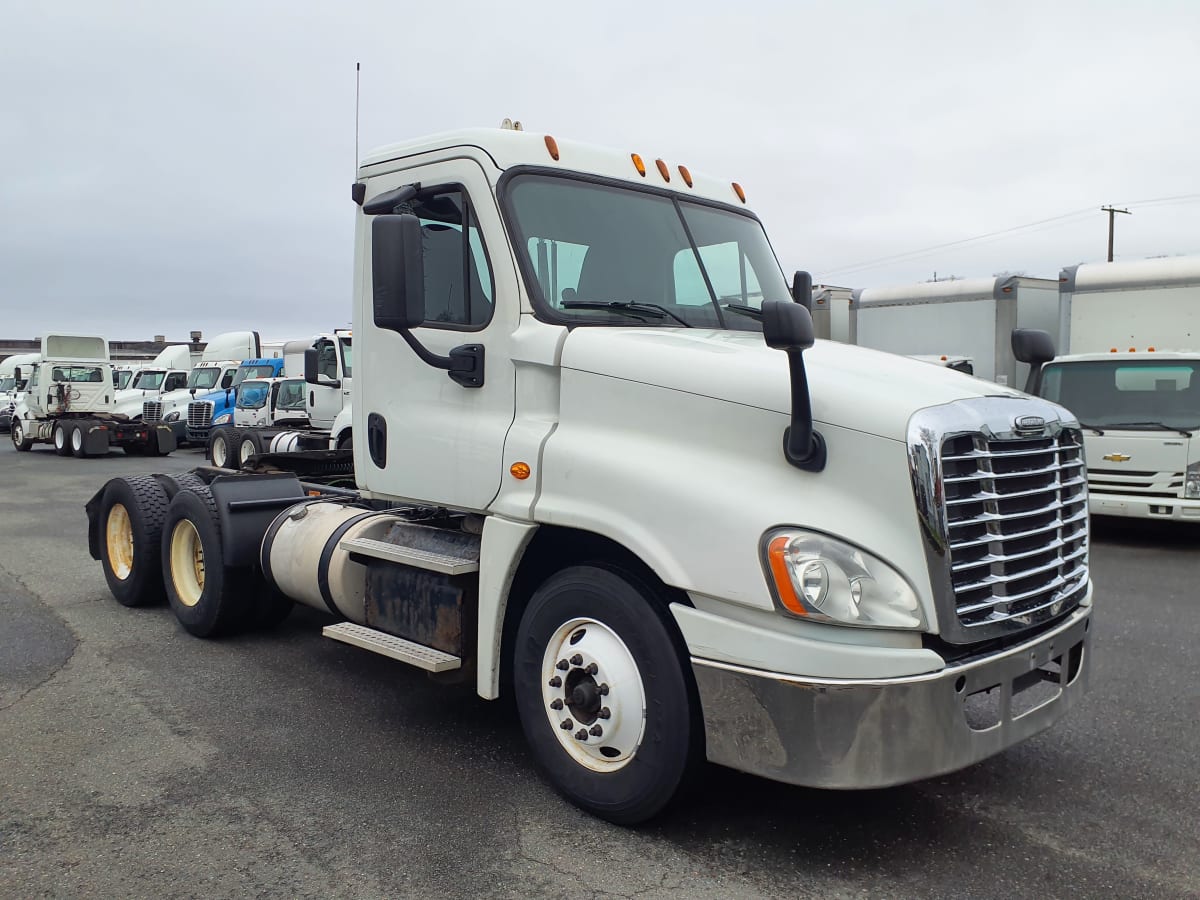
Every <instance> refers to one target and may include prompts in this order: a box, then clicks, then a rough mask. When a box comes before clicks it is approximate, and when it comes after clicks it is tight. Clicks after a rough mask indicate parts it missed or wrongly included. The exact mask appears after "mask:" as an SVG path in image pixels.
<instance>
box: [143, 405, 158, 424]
mask: <svg viewBox="0 0 1200 900" xmlns="http://www.w3.org/2000/svg"><path fill="white" fill-rule="evenodd" d="M162 416H163V405H162V403H160V402H159V401H158V400H146V401H145V402H144V403H142V421H143V422H161V421H162Z"/></svg>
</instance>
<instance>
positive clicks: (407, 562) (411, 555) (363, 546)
mask: <svg viewBox="0 0 1200 900" xmlns="http://www.w3.org/2000/svg"><path fill="white" fill-rule="evenodd" d="M340 546H341V548H342V549H343V550H346V551H348V552H349V553H353V554H356V555H358V556H369V557H371V558H372V559H384V560H387V561H388V562H394V563H400V564H401V565H404V566H412V567H413V568H416V569H426V570H427V571H430V572H441V573H442V574H443V575H466V574H468V573H470V572H478V571H479V560H477V559H467V558H465V557H462V556H448V555H447V554H445V553H434V552H432V551H429V550H416V549H414V548H412V547H404V546H401V545H400V544H389V543H388V542H387V541H376V540H372V539H371V538H347V539H346V540H344V541H342V543H341V544H340Z"/></svg>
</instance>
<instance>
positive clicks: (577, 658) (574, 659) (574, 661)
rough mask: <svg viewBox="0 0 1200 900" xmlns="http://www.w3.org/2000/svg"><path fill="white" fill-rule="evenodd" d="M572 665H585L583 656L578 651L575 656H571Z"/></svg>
mask: <svg viewBox="0 0 1200 900" xmlns="http://www.w3.org/2000/svg"><path fill="white" fill-rule="evenodd" d="M571 665H573V666H582V665H583V657H582V656H580V655H579V654H578V653H576V654H575V655H574V656H572V657H571Z"/></svg>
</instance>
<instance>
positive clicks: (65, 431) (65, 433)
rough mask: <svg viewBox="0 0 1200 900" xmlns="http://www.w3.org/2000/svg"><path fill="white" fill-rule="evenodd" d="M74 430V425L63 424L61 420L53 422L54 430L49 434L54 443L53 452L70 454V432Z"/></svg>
mask: <svg viewBox="0 0 1200 900" xmlns="http://www.w3.org/2000/svg"><path fill="white" fill-rule="evenodd" d="M74 431H75V428H74V426H67V425H64V424H63V423H62V422H55V423H54V432H53V433H52V434H51V436H50V440H51V441H52V442H53V444H54V453H55V455H57V456H70V455H71V434H72V433H73V432H74Z"/></svg>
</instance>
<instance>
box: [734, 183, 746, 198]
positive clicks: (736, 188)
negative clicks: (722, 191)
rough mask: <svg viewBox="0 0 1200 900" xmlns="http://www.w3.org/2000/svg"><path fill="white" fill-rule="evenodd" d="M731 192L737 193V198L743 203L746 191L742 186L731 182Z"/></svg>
mask: <svg viewBox="0 0 1200 900" xmlns="http://www.w3.org/2000/svg"><path fill="white" fill-rule="evenodd" d="M733 192H734V193H735V194H737V196H738V199H739V200H741V201H742V202H743V203H745V202H746V192H745V191H743V190H742V186H741V185H740V184H738V183H737V182H736V181H735V182H734V183H733Z"/></svg>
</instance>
